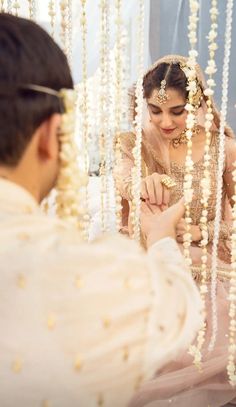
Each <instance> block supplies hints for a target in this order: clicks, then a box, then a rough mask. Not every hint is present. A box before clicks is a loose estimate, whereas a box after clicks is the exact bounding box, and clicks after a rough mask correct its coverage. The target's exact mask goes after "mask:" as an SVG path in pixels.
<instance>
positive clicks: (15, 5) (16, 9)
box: [12, 0, 20, 16]
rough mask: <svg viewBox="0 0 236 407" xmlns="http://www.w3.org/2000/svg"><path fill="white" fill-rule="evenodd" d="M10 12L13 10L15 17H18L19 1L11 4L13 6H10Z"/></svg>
mask: <svg viewBox="0 0 236 407" xmlns="http://www.w3.org/2000/svg"><path fill="white" fill-rule="evenodd" d="M12 10H13V12H14V14H15V16H18V15H19V10H20V3H19V1H17V0H16V1H14V2H13V4H12Z"/></svg>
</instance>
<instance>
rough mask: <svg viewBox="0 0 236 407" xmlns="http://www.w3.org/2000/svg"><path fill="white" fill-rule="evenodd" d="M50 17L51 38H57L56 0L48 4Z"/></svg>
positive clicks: (51, 0)
mask: <svg viewBox="0 0 236 407" xmlns="http://www.w3.org/2000/svg"><path fill="white" fill-rule="evenodd" d="M48 15H49V17H50V26H51V33H50V34H51V36H52V38H54V37H55V17H56V9H55V2H54V0H50V1H49V3H48Z"/></svg>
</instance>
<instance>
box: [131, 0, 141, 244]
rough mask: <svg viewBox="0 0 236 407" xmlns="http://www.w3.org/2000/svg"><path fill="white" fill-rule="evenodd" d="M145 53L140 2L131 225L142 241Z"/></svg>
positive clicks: (136, 238) (134, 235)
mask: <svg viewBox="0 0 236 407" xmlns="http://www.w3.org/2000/svg"><path fill="white" fill-rule="evenodd" d="M143 52H144V0H139V27H138V81H137V86H136V103H137V108H136V118H135V134H136V139H135V147H134V149H133V157H134V167H133V168H132V173H131V176H132V187H131V188H132V198H133V199H132V202H131V223H132V229H133V231H132V232H133V238H134V239H135V240H137V241H139V240H140V187H141V145H142V106H143V86H142V81H143Z"/></svg>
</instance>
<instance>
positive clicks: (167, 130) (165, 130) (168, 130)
mask: <svg viewBox="0 0 236 407" xmlns="http://www.w3.org/2000/svg"><path fill="white" fill-rule="evenodd" d="M175 129H176V128H174V129H161V131H163V133H165V134H171V133H173V131H175Z"/></svg>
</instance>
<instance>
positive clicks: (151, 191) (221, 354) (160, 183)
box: [115, 55, 236, 407]
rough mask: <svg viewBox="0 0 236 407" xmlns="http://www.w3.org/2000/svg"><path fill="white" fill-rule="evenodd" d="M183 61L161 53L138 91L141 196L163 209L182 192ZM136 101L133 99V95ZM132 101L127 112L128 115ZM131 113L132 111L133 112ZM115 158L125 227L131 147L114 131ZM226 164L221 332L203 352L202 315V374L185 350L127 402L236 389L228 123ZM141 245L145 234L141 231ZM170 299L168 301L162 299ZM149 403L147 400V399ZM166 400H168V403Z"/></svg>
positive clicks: (200, 121)
mask: <svg viewBox="0 0 236 407" xmlns="http://www.w3.org/2000/svg"><path fill="white" fill-rule="evenodd" d="M186 61H187V59H186V58H185V57H182V56H176V55H173V56H167V57H164V58H162V59H160V60H159V61H157V62H156V63H155V64H154V65H153V66H151V68H150V69H149V70H148V72H147V73H146V74H145V75H144V78H143V92H144V98H145V102H146V119H145V122H144V125H143V132H142V151H141V155H142V185H141V196H142V199H144V200H146V201H148V202H150V203H152V204H156V205H158V206H159V207H160V208H161V209H162V210H165V208H166V207H168V206H170V205H173V204H174V203H175V202H177V201H178V200H179V199H180V197H181V196H183V182H184V175H185V157H186V151H187V145H186V144H187V138H186V135H185V128H186V118H187V111H186V110H185V105H186V103H187V102H188V91H187V78H186V75H185V73H184V67H185V66H186ZM196 71H197V93H196V95H195V99H194V104H195V108H196V111H197V124H196V126H195V128H194V132H193V137H192V158H193V161H194V170H193V186H192V188H193V190H194V194H193V199H192V203H191V219H192V225H191V234H192V244H191V248H190V251H191V257H192V261H193V266H192V273H193V276H194V278H195V280H196V282H197V283H199V282H200V277H201V276H200V270H201V269H200V265H201V255H202V249H201V248H200V247H199V243H200V241H201V239H202V230H201V222H200V218H201V213H202V209H203V208H202V203H201V195H202V193H201V186H200V181H201V179H202V178H203V173H204V166H203V162H204V160H203V155H204V146H205V140H206V135H205V129H204V122H205V114H206V110H207V104H206V102H207V98H206V97H205V96H204V93H203V92H204V89H205V84H204V78H203V74H202V72H201V69H200V67H199V66H198V65H197V66H196ZM131 100H132V101H133V102H134V96H133V95H131ZM212 106H213V112H212V113H213V115H214V119H213V125H212V129H211V142H210V155H211V160H210V168H209V170H210V174H211V194H210V198H209V201H208V219H207V232H208V237H209V243H208V246H207V251H208V261H207V266H208V274H207V279H208V294H207V298H206V309H207V310H209V309H210V308H211V307H210V298H209V297H210V295H209V291H210V290H209V284H210V279H211V275H210V273H211V270H210V266H211V252H212V241H213V235H214V219H215V206H216V186H217V157H218V150H219V122H220V119H219V114H218V112H217V110H216V108H215V105H214V102H213V101H212ZM134 108H135V106H134V103H133V106H132V112H134ZM133 118H134V116H133ZM118 140H119V145H120V149H121V158H120V160H119V162H118V163H117V165H116V168H115V177H116V182H117V186H118V189H119V191H120V194H121V196H122V204H123V213H122V222H123V227H122V231H123V232H127V231H128V224H129V203H130V202H131V200H132V193H131V170H132V167H133V165H134V158H133V154H132V149H133V147H134V145H135V134H134V133H133V132H128V133H123V134H120V135H119V136H118ZM225 152H226V154H225V164H224V174H223V195H222V219H221V223H220V238H219V247H218V281H217V284H218V285H217V305H218V320H219V327H220V328H219V332H218V334H217V341H216V346H215V348H214V350H213V351H212V352H208V345H209V340H210V338H211V334H212V321H211V315H210V313H209V314H208V313H207V316H206V327H207V328H206V341H205V344H204V347H203V350H202V353H203V365H202V372H201V373H200V372H199V371H198V370H197V368H196V367H195V366H194V365H193V358H192V356H190V354H189V353H188V352H184V353H183V354H181V355H179V357H178V358H177V359H175V360H173V361H172V363H170V364H169V365H168V366H166V367H165V368H164V369H162V370H161V371H158V372H156V375H155V377H154V378H153V380H152V381H150V382H148V383H146V384H145V385H144V386H143V387H142V388H141V389H140V391H139V392H138V393H137V394H136V396H135V397H134V398H133V400H132V402H131V406H132V407H134V406H135V407H139V406H140V407H141V406H144V405H150V406H155V407H165V406H169V405H172V406H175V407H185V406H186V407H187V406H190V405H191V407H208V406H209V405H210V406H211V407H219V406H222V405H223V404H225V403H227V402H230V401H232V400H233V399H234V398H235V397H236V390H235V389H233V388H232V387H231V386H230V384H229V383H228V378H227V371H226V366H227V352H228V337H227V330H228V324H229V316H228V311H229V309H228V301H227V295H228V287H229V267H230V245H229V239H230V232H231V220H230V204H232V199H231V198H232V196H233V194H234V183H233V180H232V169H233V163H234V161H235V160H236V146H235V141H234V135H233V132H232V130H231V129H230V128H229V127H226V128H225ZM184 233H186V224H185V221H184V219H181V221H180V222H179V224H178V226H177V241H178V243H179V245H180V247H181V248H182V243H183V235H184ZM143 244H144V245H145V236H143ZM167 301H168V299H167ZM149 403H150V404H149ZM170 403H171V404H170Z"/></svg>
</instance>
